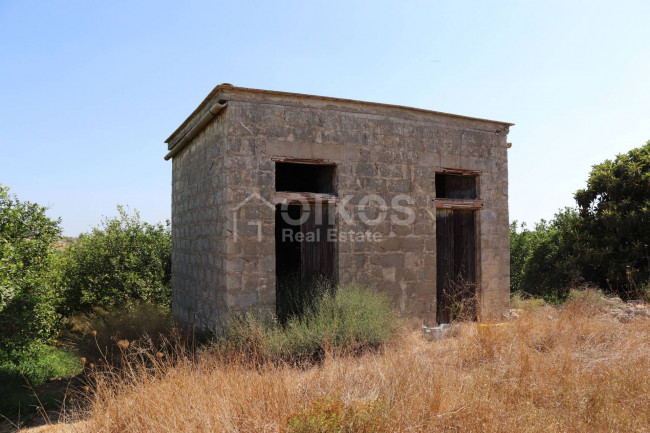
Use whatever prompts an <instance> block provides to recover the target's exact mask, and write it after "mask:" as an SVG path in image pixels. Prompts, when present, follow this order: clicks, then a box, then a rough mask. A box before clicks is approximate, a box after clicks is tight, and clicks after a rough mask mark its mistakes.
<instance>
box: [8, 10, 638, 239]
mask: <svg viewBox="0 0 650 433" xmlns="http://www.w3.org/2000/svg"><path fill="white" fill-rule="evenodd" d="M649 22H650V2H648V1H647V0H645V1H625V0H622V1H621V0H619V1H616V2H612V1H608V2H604V1H570V0H564V1H548V0H546V1H536V2H533V1H499V2H485V1H474V2H469V1H422V2H418V1H412V2H409V1H394V2H386V1H378V0H374V1H368V2H363V1H358V2H355V1H351V0H348V1H331V0H330V1H327V2H322V1H319V2H311V1H306V0H302V1H295V2H283V1H273V2H261V1H260V2H250V1H229V2H219V1H210V2H207V1H206V2H166V1H150V2H149V1H137V2H134V1H128V2H127V1H110V2H89V1H87V0H84V1H71V0H70V1H56V0H53V1H40V2H37V1H17V0H16V1H10V0H0V183H2V184H4V185H6V186H9V187H10V188H11V189H12V191H13V192H14V193H16V194H17V195H18V196H19V198H21V199H23V200H30V201H36V202H38V203H41V204H44V205H48V206H50V208H51V209H50V211H49V214H50V215H51V216H55V217H61V218H62V220H63V227H64V229H65V234H66V235H71V236H75V235H77V234H79V233H80V232H84V231H87V230H89V229H90V228H91V227H92V226H94V225H97V224H99V222H100V220H101V217H102V215H108V216H110V215H115V214H116V208H115V206H116V204H118V203H119V204H125V205H129V206H131V207H134V208H137V209H138V210H140V211H141V213H142V216H143V217H144V218H145V219H146V220H149V221H160V220H164V219H167V218H169V217H170V213H171V212H170V201H171V197H170V194H171V187H170V182H171V164H170V163H169V162H165V161H164V160H163V156H164V154H165V153H166V152H165V151H166V147H165V145H164V144H163V142H164V140H165V139H166V138H167V137H168V136H169V134H170V133H171V132H172V131H173V130H174V129H175V128H176V127H177V126H178V125H179V124H180V123H181V122H182V121H183V120H184V119H185V118H186V117H187V115H189V114H190V112H191V111H192V110H193V109H194V108H195V107H196V106H197V105H198V104H199V102H201V100H202V99H203V98H204V97H205V96H206V95H207V94H208V92H209V91H210V90H211V89H212V88H213V87H214V86H215V85H216V84H219V83H222V82H228V83H233V84H235V85H238V86H246V87H256V88H264V89H271V90H282V91H290V92H300V93H310V94H317V95H325V96H335V97H344V98H350V99H360V100H367V101H374V102H384V103H389V104H400V105H408V106H414V107H420V108H426V109H432V110H437V111H445V112H450V113H456V114H463V115H468V116H476V117H485V118H488V119H495V120H502V121H509V122H513V123H516V126H514V127H513V128H511V132H510V136H509V141H511V142H512V143H513V147H512V149H510V151H509V158H510V160H509V164H510V217H511V219H518V220H520V221H526V222H528V223H533V222H535V221H537V220H539V219H540V218H547V219H548V218H551V217H552V216H553V214H554V213H555V212H556V211H557V210H558V209H559V208H561V207H564V206H569V205H572V204H573V192H574V191H575V190H577V189H578V188H580V187H582V186H583V185H584V183H585V180H586V179H587V175H588V173H589V170H590V168H591V166H592V165H593V164H596V163H598V162H601V161H602V160H604V159H606V158H611V157H613V156H614V155H615V154H617V153H621V152H625V151H627V150H629V149H631V148H633V147H638V146H640V145H642V144H643V143H645V141H647V140H648V139H650V24H649Z"/></svg>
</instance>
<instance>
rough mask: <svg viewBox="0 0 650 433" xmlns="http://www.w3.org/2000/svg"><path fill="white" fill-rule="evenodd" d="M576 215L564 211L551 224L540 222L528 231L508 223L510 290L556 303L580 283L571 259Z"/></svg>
mask: <svg viewBox="0 0 650 433" xmlns="http://www.w3.org/2000/svg"><path fill="white" fill-rule="evenodd" d="M577 219H578V215H577V214H576V212H575V211H573V210H571V209H565V210H564V211H563V212H560V213H558V214H556V215H555V219H554V220H553V221H551V222H550V223H547V222H546V221H544V220H542V221H541V222H540V223H538V224H536V225H535V229H534V230H529V229H528V228H527V227H526V225H525V224H522V225H521V226H519V225H518V224H517V221H514V222H512V223H511V224H510V287H511V291H512V292H513V293H516V292H522V293H525V294H528V295H531V296H536V297H543V298H544V299H545V300H546V301H548V302H552V303H557V302H560V301H562V300H564V299H565V298H566V296H567V295H568V294H569V288H570V286H572V285H575V283H576V282H578V281H579V279H580V276H579V271H578V268H577V264H576V261H575V258H574V254H575V241H576V239H577V238H578V237H579V235H578V234H577V233H576V228H575V227H576V224H577Z"/></svg>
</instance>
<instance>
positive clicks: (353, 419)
mask: <svg viewBox="0 0 650 433" xmlns="http://www.w3.org/2000/svg"><path fill="white" fill-rule="evenodd" d="M387 409H388V404H387V402H386V401H385V400H384V399H376V400H371V401H366V402H362V401H353V402H350V403H349V404H345V403H344V402H343V401H342V400H341V399H340V398H338V397H337V398H334V397H329V396H325V397H322V398H320V399H318V400H315V401H313V402H311V404H310V405H309V406H308V407H307V408H305V409H304V410H303V411H300V412H297V413H295V414H291V415H290V416H289V417H288V419H287V429H286V432H287V433H348V432H349V433H381V432H389V431H391V429H390V428H389V425H388V424H389V423H388V421H389V418H388V417H387V413H386V412H387Z"/></svg>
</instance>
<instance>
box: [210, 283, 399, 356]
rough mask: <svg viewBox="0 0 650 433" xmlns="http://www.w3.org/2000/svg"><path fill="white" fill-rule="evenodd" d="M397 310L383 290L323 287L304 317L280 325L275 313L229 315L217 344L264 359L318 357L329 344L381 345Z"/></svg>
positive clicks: (392, 330) (393, 328)
mask: <svg viewBox="0 0 650 433" xmlns="http://www.w3.org/2000/svg"><path fill="white" fill-rule="evenodd" d="M397 328H398V315H397V312H396V311H395V309H394V307H393V305H392V304H391V302H390V299H388V297H387V296H385V295H384V294H382V293H379V292H377V291H374V290H372V289H369V288H366V287H362V286H356V285H349V286H340V287H339V288H338V289H337V290H336V291H335V292H334V293H332V292H331V291H324V292H323V293H322V294H321V297H320V298H319V299H317V300H315V301H314V302H313V305H312V306H311V307H310V308H308V309H307V310H306V312H305V314H304V315H303V316H294V317H291V318H289V319H288V320H287V322H286V324H284V325H281V324H279V322H278V321H277V320H276V318H275V317H274V316H271V315H267V316H263V315H259V314H253V313H250V312H249V313H244V314H241V315H236V316H233V317H231V319H230V321H229V322H228V323H227V324H226V327H225V331H224V335H223V336H222V337H221V338H220V339H219V340H218V341H217V347H218V348H220V349H227V350H233V349H235V350H243V351H245V352H246V353H250V354H253V355H255V356H256V357H258V358H260V359H264V360H268V359H276V360H277V359H283V360H289V361H303V360H317V359H319V358H320V357H321V356H322V355H323V354H324V352H325V350H327V349H334V350H345V351H353V352H356V351H360V350H363V349H368V348H377V347H380V346H381V345H383V344H385V343H387V342H388V341H389V340H390V339H391V338H393V337H394V335H395V333H396V331H397Z"/></svg>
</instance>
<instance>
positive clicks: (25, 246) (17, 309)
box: [0, 185, 61, 354]
mask: <svg viewBox="0 0 650 433" xmlns="http://www.w3.org/2000/svg"><path fill="white" fill-rule="evenodd" d="M46 210H47V209H46V208H45V207H42V206H39V205H38V204H36V203H30V202H24V201H20V200H18V198H17V197H16V196H15V195H11V194H9V189H8V188H6V187H2V186H1V185H0V348H2V351H4V352H5V354H10V353H14V352H16V353H17V352H20V351H21V350H24V349H25V348H27V347H29V346H31V345H32V344H33V343H34V342H38V341H41V342H43V341H46V340H48V339H49V338H50V336H51V335H52V334H53V333H54V332H56V330H57V327H58V324H59V316H57V314H56V311H55V310H56V306H57V301H58V297H57V293H56V291H55V288H54V286H53V284H52V283H51V265H52V263H53V259H54V254H53V252H54V243H55V242H56V240H57V239H58V237H59V235H60V232H61V229H60V227H59V224H60V222H59V221H56V220H52V219H50V218H48V217H47V216H46V215H45V211H46Z"/></svg>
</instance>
